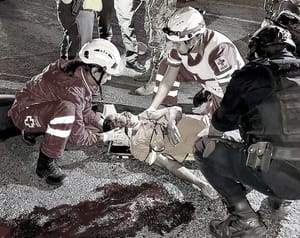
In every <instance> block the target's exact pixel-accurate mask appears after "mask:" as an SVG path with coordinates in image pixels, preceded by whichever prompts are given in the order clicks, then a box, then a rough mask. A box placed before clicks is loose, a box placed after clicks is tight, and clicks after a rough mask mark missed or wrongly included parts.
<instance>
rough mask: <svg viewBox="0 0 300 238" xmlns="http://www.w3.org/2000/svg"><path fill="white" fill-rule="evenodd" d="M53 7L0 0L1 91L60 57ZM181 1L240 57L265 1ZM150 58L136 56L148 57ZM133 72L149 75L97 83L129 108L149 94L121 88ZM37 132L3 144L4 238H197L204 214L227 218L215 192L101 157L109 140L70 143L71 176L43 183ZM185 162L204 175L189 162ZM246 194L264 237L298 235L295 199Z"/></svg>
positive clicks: (186, 100)
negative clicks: (210, 195) (272, 203)
mask: <svg viewBox="0 0 300 238" xmlns="http://www.w3.org/2000/svg"><path fill="white" fill-rule="evenodd" d="M55 4H56V3H55V1H54V0H49V1H45V0H4V1H0V52H1V55H0V93H14V92H15V91H16V90H17V89H19V88H20V87H22V85H23V83H24V82H26V81H27V80H29V79H30V77H31V76H33V75H35V74H37V73H39V72H40V71H41V70H42V69H43V68H44V67H45V66H46V65H47V64H48V63H50V62H52V61H54V60H56V59H57V58H58V56H59V45H60V42H61V39H62V29H61V27H60V25H59V23H58V21H57V17H56V5H55ZM188 4H190V5H192V6H195V7H200V8H203V9H204V10H206V11H207V14H206V16H205V19H206V21H207V25H208V27H210V28H212V29H215V30H218V31H220V32H222V33H224V34H226V35H227V36H228V37H229V38H231V39H232V40H233V41H234V42H235V43H236V45H237V46H238V48H239V49H240V51H241V53H242V55H243V57H245V55H246V46H247V39H248V33H251V32H254V31H255V30H256V29H257V28H258V27H259V24H260V21H261V20H262V18H263V15H264V12H263V9H262V6H263V1H262V0H261V1H257V0H256V1H244V0H232V1H217V0H215V1H204V0H197V1H196V0H195V1H186V2H181V3H179V4H178V6H183V5H188ZM142 19H143V8H141V9H140V10H139V11H138V12H137V15H136V21H137V23H136V24H137V28H138V29H137V34H138V38H139V40H140V41H143V42H145V43H147V33H146V32H145V31H144V30H143V26H142ZM113 28H114V33H115V34H114V38H113V41H114V42H115V43H116V44H117V46H118V47H119V49H120V51H121V52H124V48H123V45H122V41H121V39H120V32H119V28H118V25H117V22H114V25H113ZM148 57H149V56H148V55H146V57H145V58H144V59H143V60H144V61H145V62H146V64H147V62H149V61H148V60H149V58H148ZM137 77H141V78H143V77H144V78H145V80H146V79H147V77H148V75H147V74H146V75H138V74H136V73H134V72H131V71H129V70H124V72H123V73H122V75H121V76H120V77H115V78H113V80H112V82H111V83H110V84H109V85H107V86H105V87H104V102H109V103H114V104H118V107H119V109H120V110H122V109H127V110H132V111H134V112H138V111H141V110H143V109H144V108H146V107H147V106H149V104H150V101H151V96H147V97H139V96H133V95H129V94H128V92H129V91H130V90H132V89H133V88H135V87H137V86H139V85H142V84H143V83H141V82H137V81H135V80H134V78H137ZM196 90H197V89H196V88H195V85H183V86H182V89H181V92H180V95H179V102H180V103H181V104H182V105H190V104H191V97H192V96H193V95H194V93H195V92H196ZM95 101H98V102H100V99H99V98H95ZM100 107H101V106H100ZM189 109H190V108H189V107H188V106H187V107H186V110H187V111H188V110H189ZM41 139H42V138H39V140H38V143H37V145H35V146H33V147H28V146H26V145H25V144H24V143H23V142H22V140H21V138H20V136H15V137H12V138H9V139H7V140H5V141H0V155H1V159H0V237H1V238H2V237H5V238H8V237H17V238H19V237H28V238H29V237H30V238H31V237H55V238H57V237H138V238H142V237H143V238H156V237H157V238H158V237H168V238H175V237H178V238H195V237H201V238H202V237H211V236H210V234H209V231H208V223H209V221H210V220H211V219H216V218H224V217H225V216H226V214H225V209H224V206H223V204H222V202H221V201H220V199H217V200H215V201H210V200H209V199H207V198H205V197H203V196H201V193H200V192H199V191H198V190H197V189H195V188H193V187H192V186H191V185H190V184H188V183H186V182H184V181H182V180H180V179H178V178H177V177H175V176H173V175H172V174H170V173H168V172H167V171H166V170H164V169H161V168H159V167H155V166H147V165H145V164H143V163H141V162H139V161H137V160H135V159H134V158H131V157H128V158H119V157H116V156H111V155H107V153H106V150H107V145H99V146H94V147H89V148H76V147H73V146H70V145H68V146H67V149H66V151H65V154H64V156H63V158H62V159H61V161H60V165H61V166H62V168H63V169H64V171H65V172H66V174H67V175H68V181H67V183H66V184H65V185H63V186H62V187H59V188H52V187H49V186H47V185H46V184H45V182H44V181H43V180H40V179H39V178H38V177H37V176H36V174H35V166H36V161H37V157H38V152H39V145H40V143H41ZM184 165H185V166H187V167H188V168H190V169H191V170H192V171H193V172H194V173H195V174H197V175H199V176H201V174H200V172H199V170H197V165H196V163H195V161H187V162H185V163H184ZM248 197H249V200H250V202H251V204H252V205H253V207H254V209H255V210H258V211H259V213H260V214H261V216H262V218H263V220H264V222H265V223H266V224H267V226H268V228H269V230H268V234H267V237H269V238H270V237H272V238H275V237H278V238H287V237H289V238H297V237H300V226H299V219H298V217H299V215H300V214H299V213H300V212H299V209H298V206H299V202H297V201H295V202H293V203H291V204H289V205H288V206H286V207H284V208H283V209H281V210H280V211H273V210H271V209H270V208H269V207H268V205H267V202H266V197H265V196H263V195H262V194H259V193H257V192H251V193H249V195H248Z"/></svg>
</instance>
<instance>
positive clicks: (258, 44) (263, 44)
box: [248, 25, 296, 60]
mask: <svg viewBox="0 0 300 238" xmlns="http://www.w3.org/2000/svg"><path fill="white" fill-rule="evenodd" d="M275 45H276V46H282V48H287V49H288V50H289V51H290V52H294V51H295V49H296V45H295V43H294V41H293V40H292V36H291V34H290V32H289V31H288V30H286V29H284V28H282V27H279V26H275V25H269V26H265V27H262V28H260V29H258V30H257V31H256V32H255V33H254V34H253V35H252V36H251V38H250V40H249V44H248V48H249V54H248V59H249V60H251V59H255V58H256V55H255V53H257V55H258V56H265V54H266V51H265V50H266V48H267V47H269V46H275ZM275 52H277V51H275V50H274V53H275Z"/></svg>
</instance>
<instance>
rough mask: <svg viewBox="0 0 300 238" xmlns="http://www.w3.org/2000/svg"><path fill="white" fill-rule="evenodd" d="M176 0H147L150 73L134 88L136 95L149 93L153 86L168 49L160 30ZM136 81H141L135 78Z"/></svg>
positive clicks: (172, 10) (151, 92)
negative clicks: (141, 83)
mask: <svg viewBox="0 0 300 238" xmlns="http://www.w3.org/2000/svg"><path fill="white" fill-rule="evenodd" d="M176 3H177V0H148V1H147V3H146V19H145V30H146V32H149V41H148V46H149V47H150V48H151V57H152V59H151V75H150V78H149V79H148V82H147V83H146V84H145V85H144V86H142V87H140V88H137V89H136V90H135V92H134V93H135V94H137V95H141V96H144V95H151V94H153V90H154V87H155V79H156V74H157V71H158V69H159V63H160V61H161V60H162V58H163V57H164V55H165V54H166V52H167V51H168V50H167V48H168V46H167V43H166V37H165V35H164V33H163V31H162V29H163V27H165V25H166V22H167V20H168V18H169V17H170V16H171V15H172V13H173V12H174V11H175V10H176ZM136 80H137V81H143V80H139V79H136Z"/></svg>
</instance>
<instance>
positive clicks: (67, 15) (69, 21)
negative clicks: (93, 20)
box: [57, 1, 80, 60]
mask: <svg viewBox="0 0 300 238" xmlns="http://www.w3.org/2000/svg"><path fill="white" fill-rule="evenodd" d="M57 15H58V19H59V22H60V23H61V25H62V27H63V32H64V35H63V40H62V45H61V50H60V57H61V58H64V59H69V60H71V59H74V58H75V57H76V54H77V51H78V49H79V48H80V38H79V32H78V27H77V23H76V16H74V15H73V14H72V3H70V4H65V3H63V2H62V1H59V2H58V5H57Z"/></svg>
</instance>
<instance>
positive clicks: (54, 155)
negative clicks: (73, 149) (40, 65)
mask: <svg viewBox="0 0 300 238" xmlns="http://www.w3.org/2000/svg"><path fill="white" fill-rule="evenodd" d="M119 63H120V54H119V51H118V49H117V48H116V47H115V46H114V45H113V44H112V43H111V42H109V41H107V40H104V39H95V40H93V41H91V42H90V43H86V44H85V45H84V46H83V47H82V49H81V50H80V52H79V60H70V61H66V60H63V59H60V60H57V61H55V62H54V63H52V64H50V65H48V66H47V67H46V68H45V69H44V70H43V72H42V73H40V74H39V75H37V76H34V77H33V78H32V79H31V80H30V81H28V82H26V84H25V86H24V87H23V88H22V89H21V90H20V91H18V92H17V93H16V99H15V102H14V104H13V106H12V108H11V109H10V111H9V113H8V114H9V116H10V117H11V118H12V120H13V122H14V123H15V125H16V127H18V128H19V129H21V130H22V132H23V136H24V133H25V135H26V133H27V134H28V133H29V134H31V133H44V138H43V141H42V144H41V148H40V154H39V158H38V162H37V168H36V173H37V175H38V176H39V177H41V178H45V180H46V182H47V183H48V184H51V185H62V184H63V180H64V178H65V177H66V175H65V174H64V173H63V172H62V170H61V169H60V167H59V166H58V165H57V164H56V161H57V159H58V158H60V157H62V155H63V153H64V149H65V146H66V143H67V142H69V143H72V144H75V145H80V146H91V145H95V144H97V143H102V142H105V141H108V140H113V139H114V137H116V136H117V135H118V131H117V132H116V131H109V132H105V133H103V132H102V123H103V116H102V114H101V113H99V112H96V113H95V112H94V111H92V104H91V102H92V94H93V93H94V92H96V91H98V90H99V89H101V85H102V84H104V83H105V82H106V81H107V80H109V79H110V77H111V75H113V74H115V73H117V69H118V65H119ZM100 92H101V90H100Z"/></svg>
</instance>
